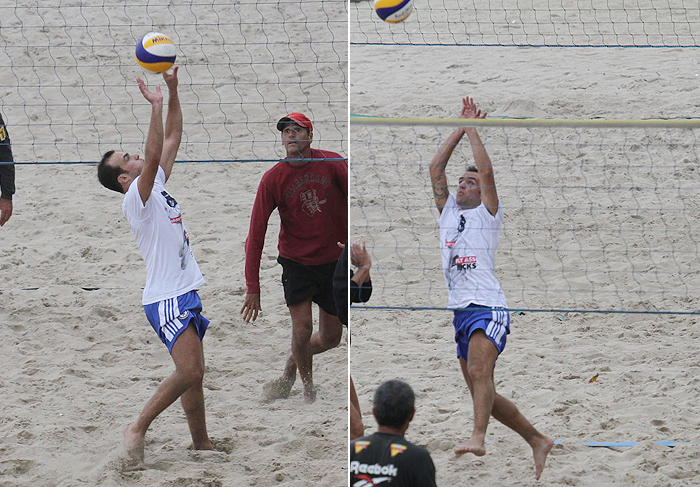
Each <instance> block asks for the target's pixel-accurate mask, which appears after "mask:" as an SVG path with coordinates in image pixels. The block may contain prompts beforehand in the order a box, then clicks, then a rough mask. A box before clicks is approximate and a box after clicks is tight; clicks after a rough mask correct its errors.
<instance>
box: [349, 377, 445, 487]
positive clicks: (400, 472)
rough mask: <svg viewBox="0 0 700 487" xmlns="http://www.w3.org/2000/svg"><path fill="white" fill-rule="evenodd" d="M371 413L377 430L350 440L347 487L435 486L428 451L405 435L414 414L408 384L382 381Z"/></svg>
mask: <svg viewBox="0 0 700 487" xmlns="http://www.w3.org/2000/svg"><path fill="white" fill-rule="evenodd" d="M372 413H373V414H374V417H375V419H376V420H377V424H378V428H377V432H376V433H374V434H372V435H369V436H363V437H362V438H358V439H357V440H354V441H352V442H350V487H364V486H370V485H378V484H380V483H381V484H382V485H391V486H392V487H435V465H434V464H433V460H432V458H430V453H428V450H426V449H425V448H423V447H420V446H417V445H414V444H413V443H411V442H409V441H407V440H406V439H405V438H404V434H405V433H406V430H407V429H408V425H409V424H410V422H411V420H413V416H414V415H415V414H416V408H415V395H414V394H413V389H411V386H409V385H408V384H406V383H405V382H403V381H400V380H390V381H387V382H384V383H383V384H382V385H380V386H379V387H378V388H377V390H376V391H375V393H374V401H373V409H372Z"/></svg>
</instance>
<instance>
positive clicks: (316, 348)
mask: <svg viewBox="0 0 700 487" xmlns="http://www.w3.org/2000/svg"><path fill="white" fill-rule="evenodd" d="M277 130H279V131H280V132H282V145H283V146H284V148H285V150H286V152H287V157H286V158H285V159H282V160H281V161H280V162H279V163H277V164H276V165H275V166H274V167H273V168H272V169H270V170H269V171H267V172H266V173H265V174H264V175H263V177H262V180H261V181H260V186H258V193H257V195H256V196H255V203H254V204H253V212H252V214H251V217H250V230H249V232H248V238H247V239H246V242H245V252H246V262H245V278H246V286H247V288H248V291H247V294H246V297H245V300H244V301H243V307H242V308H241V315H243V319H244V320H245V322H246V323H248V322H250V320H251V319H252V320H253V321H255V319H256V318H257V317H258V312H259V311H261V310H262V308H261V307H260V258H261V256H262V250H263V246H264V244H265V232H266V230H267V223H268V220H269V218H270V215H271V214H272V211H273V210H274V209H275V208H277V209H278V211H279V215H280V220H281V228H280V232H279V242H278V245H277V249H278V250H279V257H278V258H277V261H278V262H279V263H280V264H281V265H282V284H283V286H284V298H285V301H286V303H287V307H288V308H289V314H290V315H291V317H292V347H291V353H290V355H289V357H288V359H287V363H286V366H285V368H284V373H283V375H282V377H281V378H279V379H277V380H274V381H272V382H270V383H268V384H265V390H264V398H265V399H266V400H268V401H269V400H273V399H279V398H285V397H288V396H289V393H290V391H291V389H292V385H293V384H294V381H295V380H296V373H297V369H298V370H299V376H300V377H301V381H302V384H303V386H304V401H305V402H307V403H311V402H314V400H315V399H316V389H315V388H314V384H313V376H312V357H313V355H315V354H317V353H321V352H324V351H326V350H328V349H330V348H334V347H336V346H337V345H338V343H339V342H340V338H341V336H342V325H341V323H340V320H339V319H338V316H337V314H338V312H337V311H336V307H335V302H334V299H333V273H334V271H335V265H336V261H337V260H338V257H339V255H340V248H339V247H338V245H337V242H345V241H346V240H347V226H348V220H347V216H348V165H347V162H346V161H344V160H328V159H343V158H342V157H341V156H340V155H338V154H336V153H335V152H329V151H322V150H318V149H312V148H311V141H312V139H313V125H312V123H311V120H309V119H308V118H307V117H306V116H305V115H304V114H302V113H290V114H289V115H286V116H285V117H282V118H281V119H280V120H279V122H277ZM312 159H318V160H312ZM312 302H314V303H316V304H317V305H318V307H319V326H318V331H316V332H314V331H313V318H312V314H311V303H312Z"/></svg>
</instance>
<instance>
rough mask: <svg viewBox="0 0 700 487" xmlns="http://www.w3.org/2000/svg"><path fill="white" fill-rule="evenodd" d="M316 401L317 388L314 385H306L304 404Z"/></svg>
mask: <svg viewBox="0 0 700 487" xmlns="http://www.w3.org/2000/svg"><path fill="white" fill-rule="evenodd" d="M315 401H316V388H315V387H314V385H313V384H304V402H305V403H306V404H312V403H313V402H315Z"/></svg>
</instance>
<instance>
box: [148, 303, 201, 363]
mask: <svg viewBox="0 0 700 487" xmlns="http://www.w3.org/2000/svg"><path fill="white" fill-rule="evenodd" d="M143 310H144V311H145V312H146V318H148V322H149V323H150V324H151V326H152V327H153V330H154V331H155V332H156V335H158V337H159V338H160V341H162V342H163V343H164V344H165V345H166V346H167V347H168V352H170V353H171V354H172V353H173V345H174V344H175V340H177V337H179V336H180V334H181V333H182V332H183V331H185V330H186V329H187V326H188V325H189V324H190V323H191V324H192V325H194V328H195V330H197V334H198V335H199V339H200V340H201V339H202V338H204V333H205V332H206V331H207V326H209V320H208V319H206V318H205V317H204V316H202V315H201V314H200V312H201V311H202V300H201V299H199V294H197V291H190V292H188V293H185V294H183V295H182V296H178V297H177V298H170V299H165V300H163V301H158V302H157V303H151V304H146V305H144V307H143Z"/></svg>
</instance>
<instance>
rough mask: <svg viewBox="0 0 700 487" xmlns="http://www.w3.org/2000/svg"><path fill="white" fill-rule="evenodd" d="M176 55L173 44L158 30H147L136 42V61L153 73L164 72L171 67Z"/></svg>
mask: <svg viewBox="0 0 700 487" xmlns="http://www.w3.org/2000/svg"><path fill="white" fill-rule="evenodd" d="M176 57H177V48H176V47H175V44H174V43H173V41H171V40H170V38H169V37H168V36H166V35H165V34H161V33H160V32H149V33H148V34H146V35H145V36H143V37H142V38H141V39H139V41H138V42H137V43H136V61H137V62H138V63H139V64H140V65H141V67H142V68H144V69H147V70H149V71H152V72H154V73H164V72H165V71H167V70H169V69H170V68H172V67H173V64H175V58H176Z"/></svg>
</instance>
